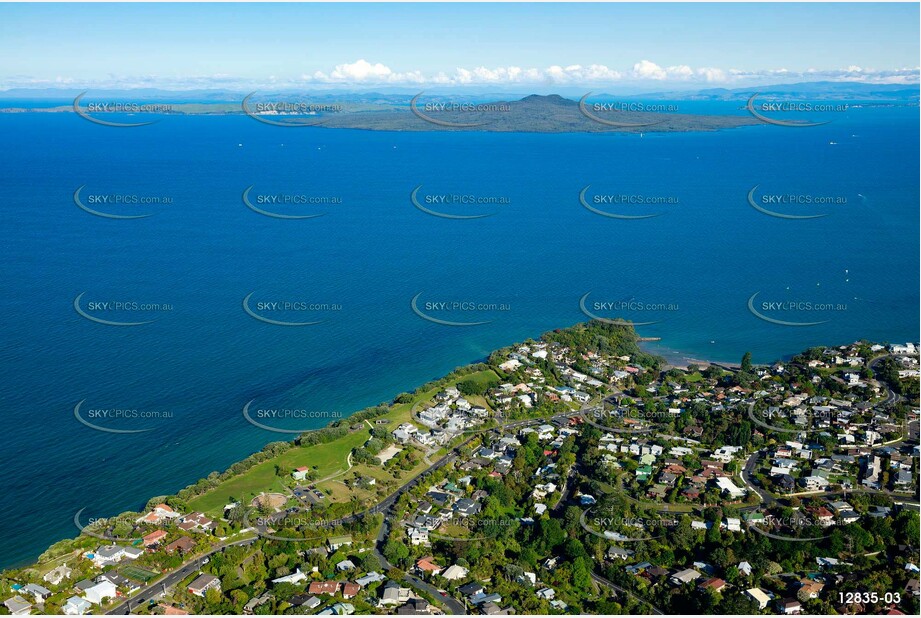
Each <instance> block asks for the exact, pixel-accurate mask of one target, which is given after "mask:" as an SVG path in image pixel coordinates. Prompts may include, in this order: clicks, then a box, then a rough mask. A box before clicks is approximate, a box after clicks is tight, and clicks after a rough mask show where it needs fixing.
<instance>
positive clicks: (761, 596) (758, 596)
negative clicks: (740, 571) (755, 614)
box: [745, 588, 771, 609]
mask: <svg viewBox="0 0 921 618" xmlns="http://www.w3.org/2000/svg"><path fill="white" fill-rule="evenodd" d="M745 594H746V595H747V596H748V597H749V598H751V600H752V601H754V602H755V603H757V604H758V609H764V608H765V607H767V606H768V603H770V602H771V597H769V596H768V595H767V593H766V592H765V591H764V590H762V589H761V588H749V589H748V590H746V591H745Z"/></svg>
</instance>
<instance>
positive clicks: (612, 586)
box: [592, 572, 664, 616]
mask: <svg viewBox="0 0 921 618" xmlns="http://www.w3.org/2000/svg"><path fill="white" fill-rule="evenodd" d="M592 579H593V580H595V581H596V582H598V583H599V584H601V585H602V586H607V587H608V588H610V589H611V590H615V591H617V592H620V593H621V594H625V595H627V596H628V597H631V598H633V599H636V600H637V601H639V602H640V603H643V604H644V605H648V606H649V608H650V609H651V610H652V613H653V614H658V615H660V616H662V615H663V614H664V612H663V611H662V610H661V609H659V608H658V607H656V606H655V605H653V604H652V603H650V602H649V601H647V600H646V599H643V598H640V597H638V596H636V595H635V594H633V593H632V592H630V591H629V590H627V589H626V588H621V587H620V586H618V585H617V584H615V583H613V582H611V581H609V580H607V579H605V578H604V577H602V576H601V575H598V574H597V573H594V572H593V573H592Z"/></svg>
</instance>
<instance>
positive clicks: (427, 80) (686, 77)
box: [0, 58, 921, 90]
mask: <svg viewBox="0 0 921 618" xmlns="http://www.w3.org/2000/svg"><path fill="white" fill-rule="evenodd" d="M919 72H921V71H919V68H918V67H914V68H899V69H889V70H877V69H871V68H866V67H860V66H858V65H849V66H847V68H843V69H816V68H809V69H806V70H803V71H793V70H789V69H787V68H785V67H781V68H775V69H757V70H746V69H738V68H729V69H724V68H719V67H697V68H693V67H690V66H688V65H685V64H677V65H672V66H664V67H663V66H661V65H659V64H656V63H655V62H653V61H651V60H646V59H643V60H640V61H639V62H637V63H635V64H634V65H633V66H632V67H631V68H629V69H626V70H623V71H621V70H617V69H614V68H611V67H608V66H606V65H603V64H588V65H582V64H569V65H551V66H548V67H544V68H535V67H521V66H515V65H509V66H497V67H493V68H489V67H486V66H478V67H473V68H466V67H457V68H455V69H454V71H453V72H450V71H439V72H437V73H433V74H426V73H423V72H422V71H419V70H408V71H396V70H394V69H392V68H391V67H389V66H387V65H385V64H382V63H380V62H377V63H374V62H369V61H368V60H365V59H364V58H362V59H359V60H356V61H355V62H346V63H343V64H338V65H336V66H334V67H333V68H332V69H331V70H327V71H322V70H317V71H314V72H313V73H305V74H303V75H301V76H300V77H298V78H292V77H279V76H278V75H273V76H270V77H266V78H261V79H252V78H247V77H242V76H235V75H230V74H225V73H217V74H212V75H198V76H194V75H193V76H169V75H139V76H124V75H108V76H107V77H106V78H104V79H97V80H77V79H73V78H70V77H62V76H55V77H50V78H48V77H45V78H42V77H35V76H28V75H10V76H5V77H0V89H4V88H19V87H23V88H30V87H31V88H35V87H43V86H44V87H65V86H73V87H82V88H145V87H147V88H166V89H180V90H181V89H197V88H203V89H205V88H241V89H242V88H253V89H256V88H261V87H273V88H299V87H304V86H305V85H316V86H324V85H326V86H350V85H355V86H374V85H394V86H400V85H403V86H424V85H441V86H475V85H517V84H520V85H523V86H526V85H545V86H553V85H569V86H582V85H584V86H585V88H586V89H588V88H596V87H604V86H614V85H617V84H618V83H632V84H637V83H641V82H654V83H658V84H661V85H662V87H666V84H668V83H681V84H684V85H686V86H693V85H695V84H700V85H714V84H721V85H724V86H727V87H732V86H735V87H744V86H747V85H755V84H770V83H793V82H796V81H824V80H827V81H845V80H846V81H859V82H864V83H872V84H905V85H914V84H918V83H919Z"/></svg>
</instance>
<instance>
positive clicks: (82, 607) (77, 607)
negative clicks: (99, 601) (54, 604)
mask: <svg viewBox="0 0 921 618" xmlns="http://www.w3.org/2000/svg"><path fill="white" fill-rule="evenodd" d="M91 607H92V605H91V604H90V602H89V601H87V600H86V599H81V598H80V597H70V598H69V599H67V601H66V602H65V603H64V606H63V607H62V608H61V609H62V610H63V611H64V613H65V614H67V615H68V616H82V615H83V614H85V613H87V612H88V611H90V608H91Z"/></svg>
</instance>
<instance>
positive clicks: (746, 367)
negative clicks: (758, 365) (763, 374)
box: [741, 352, 752, 373]
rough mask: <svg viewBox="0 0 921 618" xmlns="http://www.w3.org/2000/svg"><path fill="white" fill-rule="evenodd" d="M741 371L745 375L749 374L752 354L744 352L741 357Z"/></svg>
mask: <svg viewBox="0 0 921 618" xmlns="http://www.w3.org/2000/svg"><path fill="white" fill-rule="evenodd" d="M741 369H742V371H743V372H745V373H751V370H752V353H751V352H746V353H745V354H743V355H742V367H741Z"/></svg>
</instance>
